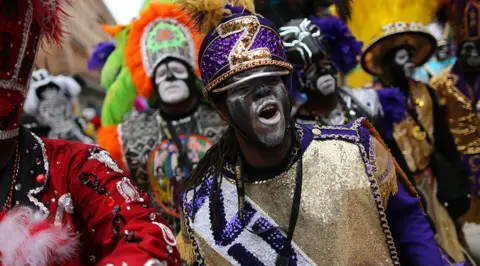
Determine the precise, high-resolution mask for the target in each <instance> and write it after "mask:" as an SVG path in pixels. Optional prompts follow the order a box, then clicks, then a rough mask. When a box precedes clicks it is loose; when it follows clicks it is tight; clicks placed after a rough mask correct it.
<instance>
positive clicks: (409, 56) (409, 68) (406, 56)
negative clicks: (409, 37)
mask: <svg viewBox="0 0 480 266" xmlns="http://www.w3.org/2000/svg"><path fill="white" fill-rule="evenodd" d="M395 64H397V65H399V66H402V68H403V72H404V74H405V77H407V78H410V77H412V74H413V71H414V69H415V64H414V63H413V52H412V51H409V50H408V49H407V48H402V49H400V50H398V51H397V52H396V53H395Z"/></svg>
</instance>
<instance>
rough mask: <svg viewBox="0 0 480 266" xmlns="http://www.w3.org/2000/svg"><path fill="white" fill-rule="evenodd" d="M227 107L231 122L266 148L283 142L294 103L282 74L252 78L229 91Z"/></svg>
mask: <svg viewBox="0 0 480 266" xmlns="http://www.w3.org/2000/svg"><path fill="white" fill-rule="evenodd" d="M245 73H248V72H245ZM226 107H227V110H228V113H229V117H230V119H231V122H232V123H233V124H234V125H235V126H236V127H237V129H238V130H240V131H241V133H242V134H244V135H245V136H246V137H247V138H248V139H250V140H253V141H254V142H257V143H260V144H261V145H262V146H264V147H265V148H275V147H278V146H279V145H281V144H282V143H283V141H284V139H285V135H286V131H287V126H288V120H289V117H290V109H291V106H290V100H289V98H288V93H287V88H286V86H285V83H284V82H283V80H282V79H281V78H280V77H279V76H271V77H262V78H256V79H251V80H248V81H245V82H244V83H241V84H239V85H237V86H235V87H233V88H231V89H229V90H227V97H226Z"/></svg>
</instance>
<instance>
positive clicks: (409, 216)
mask: <svg viewBox="0 0 480 266" xmlns="http://www.w3.org/2000/svg"><path fill="white" fill-rule="evenodd" d="M375 133H376V132H375ZM375 133H374V134H373V135H374V136H375ZM376 134H378V133H376ZM372 138H373V140H372V141H373V143H374V145H373V147H374V150H375V160H376V168H377V170H376V173H375V178H376V180H377V183H378V185H379V189H380V195H381V197H382V203H383V205H384V207H385V208H386V211H385V213H386V216H387V217H386V218H387V221H388V225H389V226H390V231H391V232H392V237H393V241H394V243H395V246H396V248H397V251H398V253H399V254H398V256H399V258H400V262H401V264H402V265H445V262H444V261H443V259H442V255H441V253H440V249H439V248H438V246H437V244H436V242H435V240H434V233H433V231H432V229H431V226H430V224H429V222H428V221H427V219H426V215H425V213H424V212H423V209H422V207H421V204H420V199H419V198H418V195H417V192H416V190H415V188H414V187H413V186H412V185H411V184H410V182H409V181H408V179H407V177H406V176H405V174H404V173H403V171H402V170H401V169H400V167H398V164H397V163H396V162H395V160H394V159H393V157H392V156H391V154H390V152H389V151H388V150H387V148H386V147H385V146H384V144H383V141H382V140H381V138H380V137H379V136H378V135H377V136H376V138H375V137H372Z"/></svg>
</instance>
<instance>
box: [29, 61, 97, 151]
mask: <svg viewBox="0 0 480 266" xmlns="http://www.w3.org/2000/svg"><path fill="white" fill-rule="evenodd" d="M81 89H82V88H81V86H80V84H79V83H78V82H77V81H76V80H75V79H74V78H72V77H68V76H63V75H59V76H51V75H50V74H49V73H48V71H47V70H45V69H40V70H37V71H35V72H33V74H32V80H31V81H30V89H29V91H28V93H27V96H26V98H25V103H24V106H23V110H24V111H25V113H26V114H28V115H31V116H35V117H36V118H37V120H38V121H39V122H40V123H42V124H43V125H46V126H48V127H49V128H50V131H49V133H48V137H49V138H51V139H65V140H70V141H80V142H83V143H86V144H94V143H95V142H94V140H93V139H92V138H90V137H89V136H88V135H87V134H86V133H85V129H86V124H85V121H84V120H83V119H82V118H80V117H78V116H76V115H75V113H74V105H75V104H76V101H77V98H78V95H79V94H80V92H81Z"/></svg>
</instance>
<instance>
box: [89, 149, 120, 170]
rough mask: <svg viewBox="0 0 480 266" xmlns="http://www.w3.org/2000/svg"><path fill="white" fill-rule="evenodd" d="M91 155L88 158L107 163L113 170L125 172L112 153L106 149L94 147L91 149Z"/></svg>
mask: <svg viewBox="0 0 480 266" xmlns="http://www.w3.org/2000/svg"><path fill="white" fill-rule="evenodd" d="M89 152H90V157H88V160H98V161H100V162H102V163H104V164H105V166H107V167H108V168H110V169H112V170H113V171H115V172H117V173H120V174H123V170H122V169H120V167H119V166H118V164H117V163H116V162H115V161H114V160H113V159H112V157H110V154H109V153H108V152H107V151H106V150H102V149H100V148H92V149H90V150H89Z"/></svg>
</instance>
